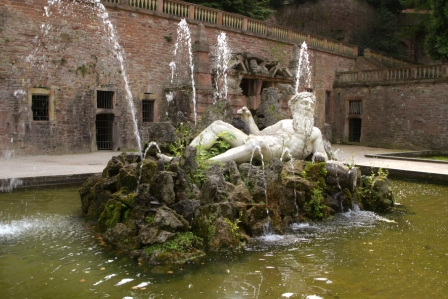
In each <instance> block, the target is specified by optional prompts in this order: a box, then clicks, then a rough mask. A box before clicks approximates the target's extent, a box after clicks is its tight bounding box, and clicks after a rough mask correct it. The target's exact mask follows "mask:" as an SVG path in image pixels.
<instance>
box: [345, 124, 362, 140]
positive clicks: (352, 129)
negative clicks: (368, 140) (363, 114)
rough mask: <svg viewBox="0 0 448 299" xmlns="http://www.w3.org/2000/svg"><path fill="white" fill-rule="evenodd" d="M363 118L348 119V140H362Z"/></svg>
mask: <svg viewBox="0 0 448 299" xmlns="http://www.w3.org/2000/svg"><path fill="white" fill-rule="evenodd" d="M361 123H362V121H361V119H360V118H350V119H349V120H348V141H349V142H360V141H361Z"/></svg>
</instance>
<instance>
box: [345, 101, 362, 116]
mask: <svg viewBox="0 0 448 299" xmlns="http://www.w3.org/2000/svg"><path fill="white" fill-rule="evenodd" d="M361 114H362V101H361V100H354V101H349V102H348V115H361Z"/></svg>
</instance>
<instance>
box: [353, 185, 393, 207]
mask: <svg viewBox="0 0 448 299" xmlns="http://www.w3.org/2000/svg"><path fill="white" fill-rule="evenodd" d="M362 182H363V184H362V187H358V188H357V195H358V200H359V201H360V202H361V204H362V207H363V208H364V209H366V210H369V211H376V212H384V211H389V210H390V209H391V208H393V207H394V203H395V199H394V196H393V194H392V192H391V191H390V190H389V180H388V179H387V178H385V177H365V176H363V177H362Z"/></svg>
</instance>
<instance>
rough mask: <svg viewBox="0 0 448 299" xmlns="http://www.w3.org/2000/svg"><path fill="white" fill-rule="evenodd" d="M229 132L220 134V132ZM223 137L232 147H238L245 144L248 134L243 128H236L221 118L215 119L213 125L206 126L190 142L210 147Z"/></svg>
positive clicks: (205, 147)
mask: <svg viewBox="0 0 448 299" xmlns="http://www.w3.org/2000/svg"><path fill="white" fill-rule="evenodd" d="M223 132H226V133H229V134H223V135H222V136H218V135H219V134H220V133H223ZM218 137H221V138H222V139H224V140H226V141H227V142H228V143H229V144H230V146H231V147H236V146H240V145H243V144H244V141H245V140H246V139H247V137H248V136H247V135H246V134H245V133H244V132H242V131H241V130H239V129H237V128H235V127H234V126H232V125H231V124H229V123H226V122H223V121H221V120H217V121H214V122H213V123H212V124H211V125H209V126H208V127H207V128H205V130H204V131H202V132H201V133H200V134H199V135H198V136H196V138H195V139H193V141H192V142H191V143H190V145H191V146H202V148H204V149H209V148H211V147H212V146H213V144H214V143H215V141H216V140H217V139H218Z"/></svg>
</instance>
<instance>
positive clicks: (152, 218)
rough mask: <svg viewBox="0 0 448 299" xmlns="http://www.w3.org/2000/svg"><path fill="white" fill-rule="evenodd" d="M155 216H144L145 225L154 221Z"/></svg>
mask: <svg viewBox="0 0 448 299" xmlns="http://www.w3.org/2000/svg"><path fill="white" fill-rule="evenodd" d="M154 218H155V216H154V215H148V216H146V218H145V220H146V222H147V223H152V222H153V221H154Z"/></svg>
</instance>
